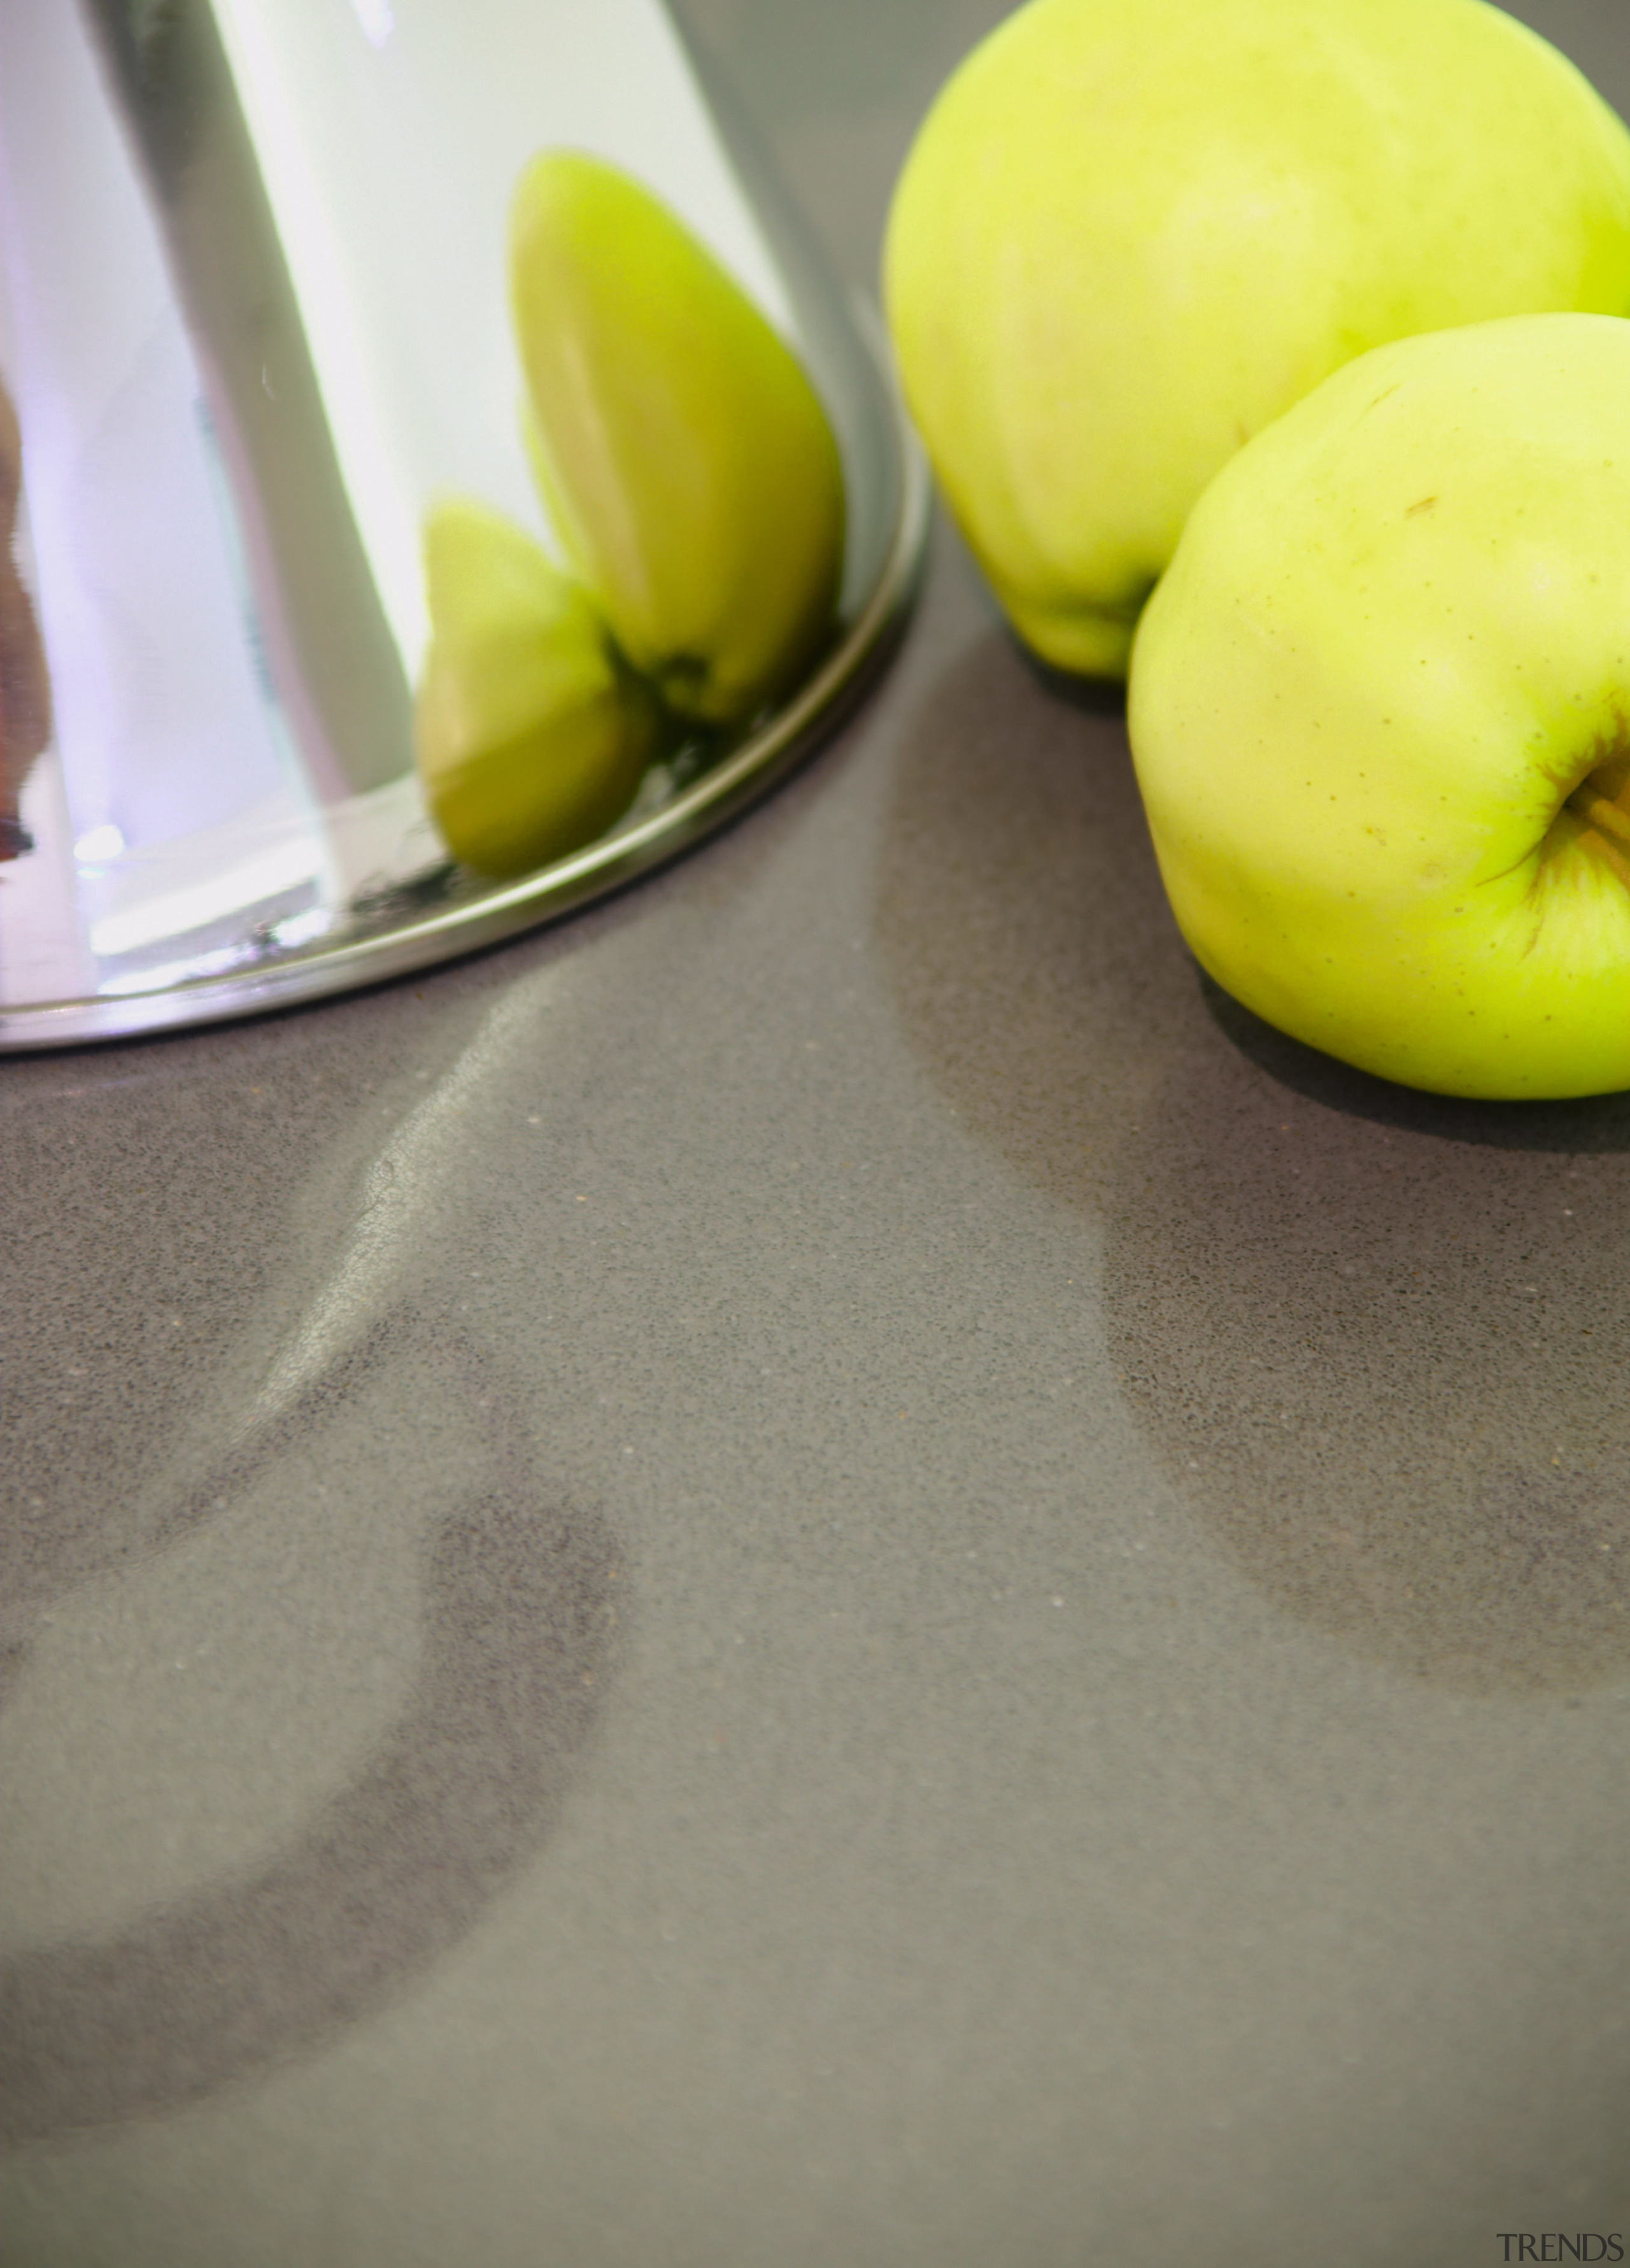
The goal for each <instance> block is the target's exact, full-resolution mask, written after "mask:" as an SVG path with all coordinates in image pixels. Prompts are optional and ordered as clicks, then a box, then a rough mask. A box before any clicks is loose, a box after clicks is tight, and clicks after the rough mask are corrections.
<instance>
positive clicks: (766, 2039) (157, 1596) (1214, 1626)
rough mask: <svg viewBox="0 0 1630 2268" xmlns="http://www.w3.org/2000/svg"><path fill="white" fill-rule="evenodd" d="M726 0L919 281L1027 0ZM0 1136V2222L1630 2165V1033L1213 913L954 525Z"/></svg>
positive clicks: (660, 2250) (990, 2200) (1233, 2227)
mask: <svg viewBox="0 0 1630 2268" xmlns="http://www.w3.org/2000/svg"><path fill="white" fill-rule="evenodd" d="M687 12H688V14H689V16H690V18H691V19H692V20H693V21H694V22H695V23H696V24H697V26H698V27H699V28H700V30H701V31H702V32H703V33H704V34H707V35H709V36H711V37H712V40H714V41H715V42H716V43H717V45H718V47H719V50H720V52H721V54H722V55H723V56H724V58H725V61H726V65H727V67H728V68H729V69H730V70H731V71H732V72H733V73H734V76H735V77H736V79H737V81H738V83H739V84H740V85H741V88H742V90H743V92H744V94H745V96H746V98H747V99H748V102H749V106H750V107H753V108H754V109H756V112H757V114H758V116H759V118H760V120H761V121H762V122H763V125H764V127H765V129H766V131H767V134H768V136H769V138H770V140H771V144H772V145H773V147H774V149H775V151H776V153H777V155H778V158H779V159H780V161H781V164H782V166H783V168H784V170H785V173H787V175H788V177H789V178H790V180H791V181H792V183H793V188H795V190H796V191H797V192H798V193H799V194H800V196H801V198H802V201H803V203H804V204H805V206H806V209H807V210H808V211H809V212H810V214H811V216H812V217H813V218H814V219H815V223H816V224H817V225H818V227H819V228H820V229H821V230H822V232H823V234H824V236H825V238H826V240H827V242H828V244H829V246H830V248H831V249H832V251H833V254H834V255H835V257H836V258H837V261H838V262H839V263H840V265H841V266H842V267H843V268H844V269H845V271H846V272H847V273H849V274H850V275H851V276H853V277H855V278H856V279H857V280H865V279H866V278H867V277H868V276H870V274H871V272H872V270H873V268H874V261H875V251H876V244H877V239H878V234H879V231H880V228H881V214H882V211H883V207H884V203H885V200H886V197H887V193H888V188H889V182H890V180H891V179H892V175H893V173H894V171H895V169H896V166H897V165H898V163H899V160H900V158H901V155H902V154H903V152H904V148H905V145H906V142H907V139H908V137H909V135H910V133H911V129H912V127H913V125H914V123H915V122H916V120H917V119H918V116H919V115H920V114H921V111H922V109H923V107H924V106H925V105H926V101H927V99H929V96H930V94H931V93H932V92H933V88H934V86H935V85H937V84H938V82H939V81H940V79H941V78H942V77H943V76H944V75H945V73H946V71H947V70H948V69H949V68H950V66H951V64H952V63H953V62H954V61H955V58H956V57H957V55H960V54H961V53H962V52H963V51H964V50H965V48H967V47H968V45H969V44H970V42H971V41H972V40H973V39H974V38H975V37H977V35H978V33H980V32H981V31H982V30H983V29H984V28H985V26H986V25H987V24H988V23H989V22H990V21H991V20H993V18H994V17H995V16H996V15H997V14H998V13H999V10H997V9H996V8H995V7H993V6H992V5H990V4H989V0H954V4H952V0H948V4H942V5H934V4H933V0H875V4H873V5H869V6H861V5H859V4H858V0H845V4H844V5H843V6H841V7H838V6H833V5H830V4H829V5H825V6H822V7H816V6H814V5H808V4H801V0H705V4H702V0H696V4H693V5H692V6H691V7H690V9H689V10H688V11H687ZM1520 12H1522V13H1523V14H1524V15H1526V16H1527V17H1528V18H1529V19H1530V20H1531V21H1533V22H1535V23H1536V24H1537V25H1538V26H1539V27H1540V28H1541V29H1543V30H1545V32H1547V33H1549V34H1550V36H1552V37H1553V39H1555V40H1557V41H1558V42H1559V44H1560V45H1562V46H1563V47H1564V48H1566V49H1567V51H1568V52H1569V53H1571V54H1573V55H1575V58H1576V59H1577V60H1578V61H1580V62H1581V63H1582V64H1584V65H1585V67H1586V68H1587V69H1589V70H1590V71H1591V72H1592V74H1593V76H1595V77H1596V78H1597V82H1598V84H1599V85H1601V86H1602V87H1603V89H1604V92H1606V93H1607V94H1608V95H1609V97H1610V99H1612V100H1614V101H1615V103H1616V104H1617V105H1618V107H1619V108H1620V109H1621V110H1626V109H1630V19H1626V18H1625V17H1624V15H1623V12H1622V11H1620V10H1619V9H1618V8H1617V7H1616V6H1613V5H1612V4H1610V0H1599V4H1596V0H1574V4H1570V5H1563V4H1560V0H1559V4H1553V5H1551V6H1548V7H1542V6H1541V5H1540V4H1539V0H1534V4H1533V5H1531V6H1525V7H1524V8H1523V10H1522V11H1520ZM0 1160H4V1177H3V1179H0V1250H3V1251H4V1268H3V1269H0V1329H3V1333H4V1337H3V1341H0V1345H3V1365H4V1366H3V1368H0V1397H3V1402H0V1425H3V1426H4V1464H3V1466H0V1505H3V1508H4V1528H5V1542H6V1550H7V1556H8V1563H9V1567H10V1569H11V1574H10V1577H9V1580H8V1585H7V1590H6V1596H5V1604H4V1629H3V1631H0V1640H3V1643H4V1651H3V1652H0V1670H3V1672H4V1685H3V1687H0V1696H3V1697H4V1711H3V1712H0V1820H3V1821H4V1829H3V1831H0V1913H3V1916H4V1941H3V1948H0V1950H3V1952H4V1962H3V1965H0V2091H3V2092H4V2102H5V2114H6V2120H7V2124H8V2126H9V2129H10V2139H11V2142H12V2145H13V2147H12V2149H11V2154H10V2159H9V2167H8V2170H7V2173H6V2175H5V2176H4V2188H3V2189H0V2261H4V2268H291V2264H296V2263H298V2264H299V2268H420V2264H423V2268H446V2264H447V2263H450V2262H454V2261H457V2262H468V2263H470V2264H474V2268H541V2264H547V2268H555V2264H560V2268H760V2264H763V2268H768V2264H771V2263H774V2264H776V2268H801V2264H807V2268H828V2264H831V2263H834V2262H842V2263H844V2264H845V2268H916V2264H918V2263H922V2264H933V2268H1077V2264H1080V2263H1082V2262H1086V2261H1092V2262H1098V2261H1104V2262H1108V2261H1110V2260H1114V2261H1124V2262H1127V2263H1139V2264H1146V2268H1169V2264H1172V2263H1176V2262H1178V2261H1184V2260H1204V2261H1206V2262H1207V2263H1208V2264H1210V2268H1235V2264H1237V2268H1279V2264H1285V2268H1288V2264H1291V2263H1293V2262H1303V2261H1309V2260H1318V2261H1320V2262H1324V2263H1331V2264H1339V2268H1348V2264H1352V2268H1440V2264H1442V2268H1451V2264H1458V2263H1461V2262H1464V2263H1466V2264H1468V2268H1470V2264H1475V2263H1479V2262H1484V2261H1494V2260H1496V2259H1498V2258H1499V2257H1501V2251H1500V2233H1501V2232H1511V2231H1535V2232H1543V2231H1548V2230H1549V2231H1567V2232H1569V2233H1570V2235H1572V2234H1576V2233H1578V2232H1587V2231H1603V2232H1612V2231H1622V2230H1626V2229H1630V2147H1627V2145H1626V2132H1627V2128H1630V1937H1627V1936H1626V1927H1625V1922H1624V1906H1625V1898H1626V1883H1627V1882H1630V1428H1627V1427H1626V1416H1625V1396H1624V1388H1623V1379H1624V1375H1625V1373H1626V1359H1627V1358H1630V1098H1625V1097H1620V1098H1610V1099H1606V1100H1604V1101H1597V1102H1591V1103H1584V1104H1577V1105H1558V1106H1548V1107H1538V1106H1534V1107H1525V1108H1515V1107H1513V1108H1503V1109H1502V1108H1494V1107H1486V1106H1476V1105H1470V1104H1452V1103H1445V1102H1440V1101H1432V1100H1430V1099H1427V1098H1423V1097H1420V1096H1414V1095H1411V1094H1405V1093H1404V1092H1402V1091H1401V1090H1398V1089H1394V1088H1390V1087H1387V1086H1383V1085H1381V1084H1379V1083H1377V1082H1375V1081H1371V1080H1368V1079H1363V1078H1361V1077H1360V1076H1359V1075H1357V1074H1355V1073H1350V1072H1347V1071H1344V1070H1342V1069H1341V1068H1339V1066H1336V1065H1334V1064H1330V1063H1327V1062H1324V1061H1323V1060H1322V1059H1320V1058H1318V1057H1314V1056H1312V1055H1310V1054H1309V1053H1308V1052H1307V1051H1305V1050H1303V1049H1299V1048H1297V1047H1295V1046H1294V1045H1293V1044H1292V1043H1290V1042H1286V1041H1283V1040H1280V1039H1279V1038H1278V1037H1276V1036H1275V1035H1273V1034H1272V1033H1270V1032H1268V1031H1267V1030H1266V1029H1265V1027H1262V1026H1260V1025H1258V1024H1256V1023H1255V1022H1254V1021H1253V1020H1250V1019H1249V1018H1248V1017H1246V1016H1244V1015H1243V1013H1241V1012H1239V1011H1236V1010H1235V1009H1234V1008H1232V1007H1231V1005H1229V1004H1228V1002H1227V1001H1226V1000H1224V999H1223V998H1221V997H1220V996H1218V995H1217V994H1215V993H1214V992H1213V991H1211V990H1209V989H1208V988H1207V987H1206V985H1205V983H1203V982H1202V981H1201V980H1200V979H1199V976H1197V973H1196V971H1195V968H1194V967H1193V965H1192V963H1191V961H1190V960H1189V959H1188V957H1187V955H1186V954H1185V953H1184V949H1183V947H1182V946H1181V944H1180V942H1179V940H1178V939H1177V936H1176V931H1175V929H1174V927H1173V925H1172V923H1171V920H1170V917H1169V914H1168V912H1167V910H1166V908H1165V904H1164V901H1163V899H1162V895H1161V891H1160V887H1159V883H1158V880H1157V878H1156V875H1155V873H1154V864H1153V859H1152V857H1151V854H1150V851H1149V848H1148V844H1147V837H1146V835H1145V832H1144V828H1143V823H1142V820H1141V816H1140V810H1139V806H1138V801H1137V797H1136V792H1135V789H1134V787H1133V784H1132V779H1131V775H1130V770H1129V766H1128V760H1127V753H1126V747H1125V730H1124V725H1123V722H1122V720H1121V718H1120V717H1119V716H1118V714H1117V713H1116V712H1115V711H1114V709H1113V707H1112V706H1111V705H1108V704H1105V703H1103V702H1101V701H1100V702H1097V703H1094V702H1093V701H1092V700H1091V699H1088V698H1084V697H1082V696H1073V695H1071V694H1070V693H1068V692H1067V691H1066V690H1064V689H1060V688H1058V687H1057V686H1056V685H1053V684H1051V683H1050V682H1048V681H1044V679H1043V678H1041V677H1040V676H1039V675H1038V674H1036V672H1035V671H1034V670H1033V669H1032V668H1031V667H1030V666H1028V665H1027V663H1026V662H1025V661H1024V660H1023V659H1022V658H1021V656H1020V655H1019V653H1018V652H1017V651H1016V650H1015V648H1014V645H1013V644H1012V642H1011V641H1010V639H1009V638H1008V637H1007V634H1006V633H1005V631H1004V630H1003V629H1002V627H1001V626H1000V623H999V620H998V618H997V616H996V615H995V613H994V611H993V608H992V604H991V602H990V600H989V599H988V598H987V597H986V595H985V593H984V592H983V590H982V588H981V586H980V585H979V583H978V579H977V576H976V575H975V573H974V572H973V571H972V569H971V568H970V565H969V564H968V563H967V561H966V559H965V556H963V553H962V552H961V551H960V549H959V548H958V547H957V545H956V543H955V539H954V538H952V537H951V536H950V535H948V534H947V533H946V532H945V531H944V530H943V528H941V529H940V531H939V532H938V534H936V537H935V540H934V543H933V549H932V554H931V558H930V563H929V570H928V575H927V580H926V588H925V593H924V597H923V600H922V604H921V607H920V609H919V612H918V616H917V619H916V622H915V624H914V626H913V628H912V630H911V634H910V636H909V637H908V639H907V641H906V643H905V645H904V649H903V651H902V652H901V653H900V655H899V657H898V659H897V660H896V664H895V666H894V667H893V669H892V671H891V673H890V674H889V676H888V677H887V678H886V679H885V680H884V681H883V682H882V683H881V686H880V687H879V689H877V691H876V692H875V694H874V696H873V697H872V698H871V700H870V701H869V702H868V703H867V705H866V706H865V707H864V708H863V709H862V710H861V711H860V712H859V714H858V716H857V717H856V718H854V720H853V721H852V723H851V724H850V725H849V726H848V727H847V729H846V730H845V732H844V733H842V734H840V735H839V736H838V737H837V739H836V740H833V741H831V742H830V743H829V745H828V746H827V747H825V748H823V749H822V751H821V752H820V753H818V754H817V755H815V757H814V759H813V760H812V761H811V762H809V764H808V766H807V767H806V768H805V769H804V770H802V771H801V772H800V774H799V775H798V776H797V777H795V778H794V779H793V782H792V783H791V784H790V785H788V786H787V787H786V788H785V790H783V791H782V792H780V793H779V794H778V796H776V797H775V798H774V799H772V800H771V802H769V803H768V804H766V805H765V806H763V807H762V808H761V809H759V810H758V811H757V812H756V813H754V814H750V815H749V816H748V817H747V818H745V819H743V820H742V821H740V822H739V823H737V824H736V825H735V826H734V828H731V829H730V830H729V832H728V833H726V835H724V836H721V837H719V839H717V840H715V841H713V842H712V843H710V844H708V845H706V846H705V847H704V848H702V849H700V850H698V851H696V852H694V853H693V854H692V855H690V857H688V858H685V859H684V860H683V861H682V863H680V864H679V865H676V866H675V867H673V868H672V869H670V870H668V871H667V872H666V873H663V874H661V875H660V876H659V877H658V878H656V879H655V880H648V881H646V882H645V883H643V884H641V885H640V886H639V887H636V888H634V889H631V890H630V891H629V892H627V893H625V894H624V895H623V896H621V897H620V898H617V899H616V900H614V901H613V902H609V903H608V904H606V905H604V906H602V907H601V908H599V909H596V910H594V911H592V912H590V913H588V914H586V915H585V916H583V917H579V918H576V919H573V920H571V921H569V922H566V923H564V924H559V925H557V926H556V927H554V928H552V929H549V930H547V931H544V932H540V933H538V934H536V935H534V936H532V937H530V938H528V939H522V940H521V941H520V942H518V943H514V944H511V945H509V946H505V947H503V948H500V949H498V950H495V951H492V952H490V953H487V954H483V955H480V956H477V957H475V958H472V959H469V960H467V961H463V962H461V963H459V964H457V965H455V966H453V967H450V968H444V969H442V970H440V971H439V972H437V973H435V974H432V975H429V976H422V977H419V978H416V979H412V980H409V981H408V982H405V983H400V984H397V985H395V986H394V987H387V988H384V989H380V990H375V991H373V992H372V993H369V994H366V995H363V996H358V997H355V998H348V999H345V1000H342V1001H339V1002H336V1003H334V1004H331V1005H324V1006H321V1007H318V1008H313V1009H309V1010H306V1011H304V1012H301V1013H291V1014H287V1015H284V1016H282V1017H278V1018H272V1019H268V1020H263V1021H261V1022H258V1023H249V1024H243V1025H239V1026H235V1027H223V1028H220V1029H218V1030H215V1031H211V1032H204V1033H201V1034H196V1035H191V1036H185V1037H177V1038H171V1039H166V1040H160V1041H154V1042H145V1043H143V1044H139V1045H129V1046H122V1047H114V1048H107V1049H92V1050H85V1051H79V1052H75V1053H70V1054H64V1055H58V1056H50V1057H45V1056H41V1057H29V1058H19V1059H14V1060H11V1061H9V1062H8V1063H7V1064H5V1065H4V1071H0Z"/></svg>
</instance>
